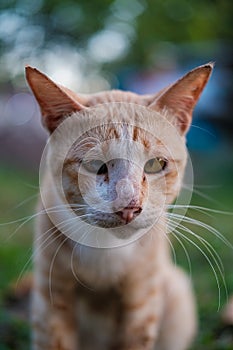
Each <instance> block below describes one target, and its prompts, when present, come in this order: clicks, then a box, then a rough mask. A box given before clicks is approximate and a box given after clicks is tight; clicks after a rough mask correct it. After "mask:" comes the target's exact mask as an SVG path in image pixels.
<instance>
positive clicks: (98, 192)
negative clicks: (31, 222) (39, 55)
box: [26, 63, 213, 350]
mask: <svg viewBox="0 0 233 350" xmlns="http://www.w3.org/2000/svg"><path fill="white" fill-rule="evenodd" d="M212 70H213V64H212V63H208V64H205V65H203V66H200V67H197V68H195V69H193V70H192V71H190V72H188V73H187V74H186V75H185V76H183V77H182V78H181V79H179V80H178V81H176V82H175V83H174V84H172V85H170V86H168V87H167V88H165V89H163V90H162V91H160V92H159V93H157V94H155V95H154V94H152V95H138V94H135V93H132V92H125V91H120V90H111V91H105V92H99V93H95V94H89V95H84V94H76V93H74V92H72V91H71V90H69V89H67V88H65V87H63V86H60V85H58V84H56V83H55V82H53V81H52V80H51V79H50V78H48V77H47V76H46V75H45V74H44V73H42V72H40V71H39V70H37V69H36V68H32V67H30V66H27V67H26V79H27V82H28V84H29V86H30V88H31V90H32V92H33V94H34V96H35V98H36V100H37V102H38V104H39V106H40V109H41V114H42V123H43V125H44V126H45V128H46V129H47V130H48V131H49V133H50V138H49V141H48V143H47V146H46V154H44V155H43V162H42V165H43V166H42V168H43V169H42V171H41V184H40V186H41V200H40V202H39V204H38V216H37V222H36V230H35V231H36V233H35V241H34V249H35V253H34V274H35V275H34V287H33V298H32V317H31V318H32V329H33V332H32V348H33V349H34V350H45V349H46V350H78V349H82V350H88V349H91V350H98V349H101V350H152V349H156V350H185V349H188V347H189V346H190V345H191V343H192V341H193V339H194V337H195V334H196V331H197V316H196V305H195V298H194V295H193V291H192V286H191V282H190V279H189V278H188V277H187V276H186V274H185V273H184V272H183V271H182V270H181V269H180V268H178V267H176V266H175V265H174V263H173V261H172V256H171V253H170V242H169V237H168V235H167V218H166V208H167V207H168V205H169V204H170V203H172V202H173V201H174V200H175V198H176V197H177V195H178V193H179V191H180V188H181V185H182V178H183V174H184V170H185V165H186V159H187V154H186V149H185V135H186V133H187V131H188V129H189V127H190V124H191V120H192V112H193V109H194V107H195V105H196V103H197V101H198V98H199V97H200V95H201V93H202V91H203V89H204V87H205V85H206V83H207V81H208V79H209V77H210V75H211V72H212Z"/></svg>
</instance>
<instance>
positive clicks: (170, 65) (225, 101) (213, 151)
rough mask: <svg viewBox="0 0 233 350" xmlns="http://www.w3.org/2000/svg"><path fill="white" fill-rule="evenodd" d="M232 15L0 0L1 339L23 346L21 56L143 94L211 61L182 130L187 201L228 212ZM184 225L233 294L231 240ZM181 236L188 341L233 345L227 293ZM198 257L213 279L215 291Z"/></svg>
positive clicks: (232, 5)
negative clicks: (191, 321)
mask: <svg viewBox="0 0 233 350" xmlns="http://www.w3.org/2000/svg"><path fill="white" fill-rule="evenodd" d="M232 23H233V2H232V1H231V0H203V1H201V0H197V1H194V0H189V1H188V0H180V1H177V0H129V1H124V0H114V1H113V0H111V1H110V0H101V1H100V0H92V1H84V0H80V1H72V0H69V1H61V0H51V1H45V0H18V1H16V0H1V2H0V220H1V226H0V306H1V311H0V350H10V349H17V350H21V349H23V350H26V349H29V330H28V310H27V303H26V304H24V303H22V300H21V304H20V303H19V302H18V300H17V297H16V296H15V295H13V296H12V295H11V294H12V288H14V287H12V286H14V285H15V283H17V281H18V280H20V278H21V276H22V275H23V274H24V273H25V271H27V270H30V269H31V256H32V232H33V219H32V220H30V219H29V218H30V216H31V215H33V213H34V208H35V203H36V196H37V192H38V169H39V162H40V156H41V152H42V150H43V147H44V144H45V140H46V133H45V131H44V130H43V129H42V127H41V125H40V116H39V110H38V107H37V105H36V103H35V100H34V98H33V97H32V96H31V94H30V92H29V90H28V87H27V85H26V83H25V79H24V66H25V64H30V65H32V66H35V67H37V68H39V69H41V70H42V71H44V72H46V73H47V74H48V75H49V76H50V77H52V78H53V79H54V80H55V81H57V82H58V83H61V84H63V85H65V86H67V87H69V88H71V89H73V90H75V91H77V92H83V93H89V92H94V91H100V90H105V89H110V88H121V89H126V90H132V91H135V92H138V93H152V92H156V91H157V90H158V89H160V88H162V87H163V86H166V85H167V84H168V83H171V82H173V81H174V80H175V79H177V78H178V77H179V76H181V75H182V74H184V73H185V72H186V71H188V70H189V69H191V68H193V67H195V66H197V65H199V64H204V63H206V62H208V61H215V62H216V67H215V71H214V73H213V76H212V78H211V80H210V82H209V84H208V86H207V88H206V90H205V92H204V94H203V96H202V98H201V100H200V102H199V104H198V107H197V108H196V110H195V113H194V120H193V127H192V128H191V130H190V133H189V135H188V140H187V143H188V147H189V151H190V156H191V159H192V163H193V168H194V175H195V176H194V185H195V186H194V190H195V191H194V193H193V198H192V203H191V204H192V205H196V206H204V207H207V208H212V209H216V210H220V211H227V212H233V199H232V198H233V154H232V153H233V138H232V135H233V118H232V115H231V114H232V107H233V106H232V96H233V94H232V89H233V86H232V70H233V67H232V63H233V62H232V58H233V55H232V51H233V49H232V39H233V24H232ZM207 214H208V215H206V214H203V213H202V212H200V211H197V210H190V211H189V212H188V215H189V216H191V217H194V218H197V219H198V220H200V221H203V222H205V223H207V224H209V225H211V226H212V227H214V228H216V229H217V230H218V231H219V232H220V233H221V234H222V235H223V236H224V237H226V238H227V239H228V240H229V241H230V242H231V243H233V216H232V215H229V214H224V213H217V212H208V213H207ZM22 218H25V219H24V220H22ZM27 218H28V219H27ZM17 220H19V221H17ZM15 221H16V222H15ZM24 221H25V223H24ZM190 227H191V226H190ZM192 229H193V230H194V231H195V232H197V233H198V234H200V235H201V236H202V237H203V238H205V239H207V240H208V242H210V243H211V244H212V246H213V247H214V249H215V250H216V252H217V253H218V255H219V256H220V258H221V260H222V263H223V266H224V276H225V280H226V286H227V289H228V292H229V294H230V293H233V269H232V266H233V251H232V249H231V248H230V247H228V246H227V245H226V244H224V243H223V242H222V241H221V240H220V239H218V238H217V237H216V236H215V235H214V234H211V233H210V232H208V230H207V229H200V227H196V228H195V227H192ZM189 238H190V237H189ZM197 243H198V244H199V246H200V247H201V243H200V242H197ZM184 244H186V248H187V250H188V253H189V256H190V259H191V265H192V275H191V277H192V279H193V284H194V288H195V291H196V296H197V303H198V308H199V318H200V329H199V335H198V338H197V340H196V343H195V344H194V346H193V348H192V349H193V350H202V349H208V350H220V349H225V350H227V349H233V335H232V328H230V327H228V328H227V327H225V326H224V325H223V324H222V323H221V308H222V307H223V305H224V304H225V302H226V300H227V298H226V293H225V289H224V283H223V279H222V277H221V274H220V272H219V270H218V267H217V266H216V259H214V258H213V255H212V256H211V254H210V252H209V251H208V249H206V247H204V246H203V245H202V249H203V250H204V254H201V252H200V251H199V250H198V249H197V248H196V247H195V246H192V245H191V244H187V242H186V243H185V241H184ZM174 245H175V248H176V255H177V263H178V264H180V265H182V266H183V267H184V268H185V269H186V270H187V271H188V272H189V270H190V269H189V264H188V261H187V258H186V256H185V253H184V250H183V248H182V246H180V244H179V242H176V240H175V239H174ZM205 254H206V255H207V259H206V258H205V256H204V255H205ZM208 259H209V260H210V261H211V263H212V264H213V265H214V268H215V270H216V273H217V277H218V279H219V284H220V291H221V295H220V297H219V291H218V285H217V282H216V279H215V276H214V273H213V271H212V268H211V265H210V262H208ZM218 265H219V264H218ZM20 298H21V296H19V299H20ZM219 303H220V306H219ZM19 304H20V305H19Z"/></svg>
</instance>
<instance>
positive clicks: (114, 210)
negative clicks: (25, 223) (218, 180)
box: [51, 103, 186, 230]
mask: <svg viewBox="0 0 233 350" xmlns="http://www.w3.org/2000/svg"><path fill="white" fill-rule="evenodd" d="M101 110H107V114H109V116H108V117H107V118H106V117H105V118H104V121H103V120H102V121H101V118H100V120H99V122H98V123H99V125H98V126H97V127H94V128H92V127H91V126H90V125H89V128H90V129H89V130H88V131H86V132H84V133H83V134H82V135H81V136H80V137H79V138H78V139H77V140H76V141H75V142H74V143H73V144H72V145H71V146H69V147H67V155H66V156H65V159H64V162H63V164H64V165H63V169H62V186H63V190H64V194H65V197H66V200H67V202H68V203H70V205H71V206H73V207H74V208H73V210H74V212H76V215H79V216H80V217H81V218H83V220H85V221H86V222H88V223H89V224H91V225H97V226H100V227H105V228H115V227H120V226H123V225H127V224H130V225H131V228H134V229H135V230H136V229H140V228H146V227H150V226H152V225H153V223H155V222H156V221H157V220H158V219H159V217H160V216H161V215H163V214H164V211H165V205H166V204H168V203H171V202H172V200H173V199H174V198H175V197H176V195H177V194H178V192H179V189H180V186H181V180H182V177H183V172H184V166H185V162H186V152H185V146H184V142H183V139H182V138H180V136H179V134H178V133H177V131H176V129H175V128H174V127H173V126H172V125H171V124H169V123H166V122H164V120H163V123H162V122H161V121H160V120H159V119H160V115H158V114H157V113H155V112H151V111H148V110H147V109H146V108H142V107H139V106H134V105H131V106H130V107H129V106H128V105H127V104H125V103H116V104H114V103H108V104H106V105H103V106H101V107H99V108H93V109H92V110H91V113H90V112H89V113H90V114H91V116H90V117H89V119H91V118H92V117H95V118H96V116H97V115H101ZM119 110H120V113H119ZM118 114H120V115H121V116H122V115H123V116H124V117H121V118H120V116H119V115H118ZM112 115H114V117H115V121H117V120H122V118H124V120H122V121H121V122H120V123H119V122H115V123H114V122H112ZM135 116H138V118H139V119H140V118H141V120H140V122H137V121H136V119H137V118H135ZM100 117H101V116H100ZM151 118H153V120H151ZM80 119H81V116H80V115H77V119H76V120H77V128H78V124H79V122H78V121H79V120H80ZM83 119H84V120H85V116H83ZM87 124H88V123H87ZM141 124H144V125H143V126H144V127H143V128H142V125H141ZM166 124H167V125H166ZM86 127H87V125H86ZM87 128H88V127H87ZM72 130H75V126H72ZM72 133H74V131H72ZM167 133H168V134H169V137H168V136H167ZM67 134H69V133H67ZM65 139H66V138H65ZM74 139H75V136H74ZM54 148H56V149H57V147H54ZM62 148H64V145H63V146H62ZM58 158H59V156H58ZM51 161H52V159H51ZM58 163H61V161H60V160H59V161H58ZM57 173H58V171H57V168H55V169H54V174H57ZM78 205H80V207H78Z"/></svg>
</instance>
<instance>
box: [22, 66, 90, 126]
mask: <svg viewBox="0 0 233 350" xmlns="http://www.w3.org/2000/svg"><path fill="white" fill-rule="evenodd" d="M25 73H26V79H27V82H28V84H29V86H30V88H31V90H32V92H33V94H34V96H35V98H36V100H37V102H38V103H39V106H40V109H41V114H42V117H43V124H44V125H45V126H46V128H47V129H48V130H49V131H50V132H53V131H54V130H55V129H56V127H57V126H58V125H59V124H60V123H61V122H62V121H63V120H64V119H65V118H66V117H67V116H69V115H70V114H72V113H73V112H76V111H80V110H81V109H83V108H85V107H84V106H83V105H81V104H80V103H79V102H78V98H77V100H75V98H74V96H75V94H73V95H72V96H71V95H69V94H68V93H67V91H68V90H66V89H65V88H63V87H62V86H59V85H57V84H56V83H54V82H53V81H52V80H51V79H50V78H48V77H47V76H46V75H45V74H43V73H42V72H40V71H39V70H38V69H36V68H33V67H31V66H26V67H25Z"/></svg>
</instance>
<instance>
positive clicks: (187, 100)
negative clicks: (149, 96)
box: [149, 63, 214, 135]
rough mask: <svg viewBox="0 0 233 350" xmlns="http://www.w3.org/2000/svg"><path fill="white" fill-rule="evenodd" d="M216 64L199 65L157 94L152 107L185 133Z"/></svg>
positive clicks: (182, 133)
mask: <svg viewBox="0 0 233 350" xmlns="http://www.w3.org/2000/svg"><path fill="white" fill-rule="evenodd" d="M213 67H214V64H213V63H208V64H205V65H203V66H200V67H197V68H195V69H193V70H192V71H190V72H189V73H187V74H186V75H185V76H183V77H182V78H181V79H179V80H178V81H177V82H175V83H174V84H173V85H171V86H169V87H168V88H167V89H164V90H162V91H161V92H160V93H158V94H157V95H156V96H155V100H154V101H153V102H152V103H151V104H150V106H149V107H150V108H152V109H154V110H157V111H158V112H162V113H163V112H165V115H167V116H168V118H169V119H170V120H171V121H172V123H174V124H175V125H176V127H177V128H178V130H179V132H180V133H181V135H184V134H185V133H186V132H187V131H188V129H189V126H190V124H191V121H192V112H193V109H194V107H195V105H196V103H197V101H198V99H199V97H200V95H201V93H202V91H203V89H204V87H205V85H206V83H207V82H208V80H209V78H210V75H211V72H212V70H213Z"/></svg>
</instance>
